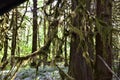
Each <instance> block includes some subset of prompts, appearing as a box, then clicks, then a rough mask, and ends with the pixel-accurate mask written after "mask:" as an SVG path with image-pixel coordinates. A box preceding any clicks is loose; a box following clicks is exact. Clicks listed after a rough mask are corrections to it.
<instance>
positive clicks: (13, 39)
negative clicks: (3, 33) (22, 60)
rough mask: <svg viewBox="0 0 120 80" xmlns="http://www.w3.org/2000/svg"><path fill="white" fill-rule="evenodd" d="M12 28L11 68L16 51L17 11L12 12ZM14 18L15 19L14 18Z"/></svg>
mask: <svg viewBox="0 0 120 80" xmlns="http://www.w3.org/2000/svg"><path fill="white" fill-rule="evenodd" d="M12 16H13V24H12V26H13V28H12V45H11V67H12V66H13V64H14V59H13V58H14V56H15V49H16V37H17V28H18V26H17V9H15V10H14V11H13V15H12ZM14 16H15V17H14Z"/></svg>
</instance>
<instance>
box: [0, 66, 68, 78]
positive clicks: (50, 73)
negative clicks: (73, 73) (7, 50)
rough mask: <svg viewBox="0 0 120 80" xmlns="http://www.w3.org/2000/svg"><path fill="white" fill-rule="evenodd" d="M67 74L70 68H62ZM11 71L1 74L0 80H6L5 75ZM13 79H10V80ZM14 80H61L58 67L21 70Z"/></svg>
mask: <svg viewBox="0 0 120 80" xmlns="http://www.w3.org/2000/svg"><path fill="white" fill-rule="evenodd" d="M60 68H61V69H62V70H63V71H65V72H67V70H68V68H65V67H60ZM8 72H9V71H4V72H2V74H1V73H0V80H4V77H5V75H6V74H7V73H8ZM7 80H11V78H10V77H9V79H7ZM14 80H61V78H60V75H59V71H58V69H57V68H56V67H49V66H46V67H39V69H38V71H36V69H35V68H21V69H20V70H19V71H18V72H17V73H16V75H15V78H14Z"/></svg>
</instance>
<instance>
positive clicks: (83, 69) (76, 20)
mask: <svg viewBox="0 0 120 80" xmlns="http://www.w3.org/2000/svg"><path fill="white" fill-rule="evenodd" d="M81 3H83V4H82V5H84V1H81V2H80V1H79V0H72V11H74V10H75V9H76V8H77V7H78V6H82V5H81ZM80 9H81V10H82V8H80ZM80 9H79V10H80ZM79 10H76V12H75V13H76V16H75V17H73V18H72V25H73V27H76V28H77V29H80V27H81V25H82V19H83V13H82V12H79ZM84 43H85V42H84V40H82V39H80V36H79V35H78V34H76V33H74V32H73V33H72V34H71V44H70V62H69V70H68V74H69V75H70V76H72V77H73V78H75V80H92V76H91V74H92V72H91V71H90V67H89V65H88V64H87V63H86V60H85V58H84V57H83V52H84V49H83V46H85V45H84Z"/></svg>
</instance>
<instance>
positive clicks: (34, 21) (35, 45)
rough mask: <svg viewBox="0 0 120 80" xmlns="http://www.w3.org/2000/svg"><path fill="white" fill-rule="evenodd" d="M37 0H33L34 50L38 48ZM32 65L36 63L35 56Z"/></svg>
mask: <svg viewBox="0 0 120 80" xmlns="http://www.w3.org/2000/svg"><path fill="white" fill-rule="evenodd" d="M37 30H38V25H37V0H33V36H32V52H34V51H36V50H37V32H38V31H37ZM31 65H33V66H34V65H35V58H33V62H32V64H31Z"/></svg>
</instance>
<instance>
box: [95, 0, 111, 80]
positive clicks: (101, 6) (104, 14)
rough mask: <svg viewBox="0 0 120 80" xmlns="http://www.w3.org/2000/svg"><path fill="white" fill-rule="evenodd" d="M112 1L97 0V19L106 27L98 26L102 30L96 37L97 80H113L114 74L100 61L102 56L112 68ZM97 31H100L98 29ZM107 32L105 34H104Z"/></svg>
mask: <svg viewBox="0 0 120 80" xmlns="http://www.w3.org/2000/svg"><path fill="white" fill-rule="evenodd" d="M111 11H112V1H111V0H97V9H96V13H97V18H98V19H99V20H102V21H103V22H104V23H105V24H106V25H102V24H101V26H98V27H101V28H102V31H101V32H98V33H97V35H96V62H95V80H111V79H112V74H111V73H110V71H109V70H108V69H107V68H106V67H105V64H103V62H102V61H101V60H100V59H99V57H98V55H99V56H101V57H102V58H103V59H104V60H105V61H106V62H107V64H108V65H109V67H111V66H112V57H111V56H112V51H111V48H112V46H111V36H112V35H111V26H112V25H111V13H112V12H111ZM96 26H97V25H96ZM97 31H99V29H98V28H97ZM104 31H105V32H104ZM107 31H108V32H107Z"/></svg>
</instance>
